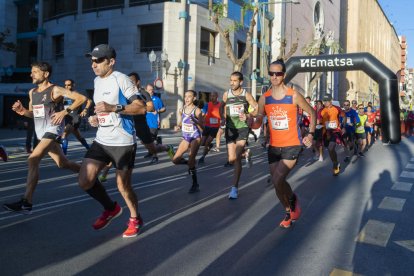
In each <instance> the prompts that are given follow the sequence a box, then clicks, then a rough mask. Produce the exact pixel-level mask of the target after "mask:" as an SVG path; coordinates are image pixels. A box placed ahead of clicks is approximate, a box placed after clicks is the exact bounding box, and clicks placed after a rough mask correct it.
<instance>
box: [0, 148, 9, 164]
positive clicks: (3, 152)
mask: <svg viewBox="0 0 414 276" xmlns="http://www.w3.org/2000/svg"><path fill="white" fill-rule="evenodd" d="M0 157H1V159H3V161H4V162H7V159H8V155H7V151H6V148H5V147H3V146H0Z"/></svg>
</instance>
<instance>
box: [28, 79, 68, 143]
mask: <svg viewBox="0 0 414 276" xmlns="http://www.w3.org/2000/svg"><path fill="white" fill-rule="evenodd" d="M53 87H54V85H51V86H49V87H48V88H46V89H45V90H43V91H42V92H38V88H35V89H34V90H33V92H32V109H33V119H34V124H35V131H36V135H37V137H38V138H39V139H41V138H42V137H43V135H44V134H45V133H46V132H49V133H53V134H56V135H58V136H60V135H62V133H63V129H64V127H65V122H64V120H63V121H62V122H61V123H60V124H59V125H53V124H52V118H51V117H52V115H53V114H55V113H57V112H60V111H62V110H63V102H53V100H52V90H53Z"/></svg>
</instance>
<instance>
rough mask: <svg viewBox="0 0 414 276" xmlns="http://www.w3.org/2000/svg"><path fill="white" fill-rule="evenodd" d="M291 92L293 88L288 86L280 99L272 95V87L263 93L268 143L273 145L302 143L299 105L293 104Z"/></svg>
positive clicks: (283, 145)
mask: <svg viewBox="0 0 414 276" xmlns="http://www.w3.org/2000/svg"><path fill="white" fill-rule="evenodd" d="M293 93H294V91H293V89H291V88H288V90H287V92H286V95H285V97H284V98H283V99H280V100H276V99H275V98H273V97H272V89H270V90H268V91H267V92H266V93H265V94H264V96H265V111H266V115H267V118H268V128H269V130H270V145H271V146H273V147H291V146H300V145H302V137H301V135H300V127H299V119H300V117H299V107H298V106H297V105H296V104H293Z"/></svg>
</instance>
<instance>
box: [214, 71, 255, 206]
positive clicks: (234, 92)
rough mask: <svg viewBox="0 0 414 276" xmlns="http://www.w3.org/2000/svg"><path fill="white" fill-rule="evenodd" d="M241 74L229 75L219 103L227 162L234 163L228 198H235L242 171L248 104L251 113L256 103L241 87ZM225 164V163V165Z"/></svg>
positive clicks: (247, 132)
mask: <svg viewBox="0 0 414 276" xmlns="http://www.w3.org/2000/svg"><path fill="white" fill-rule="evenodd" d="M242 84H243V74H242V73H240V72H233V73H232V74H231V76H230V87H231V88H230V89H229V90H228V91H226V92H224V94H223V101H222V103H221V105H220V117H221V125H224V124H225V125H226V129H225V135H226V143H227V153H228V163H229V164H230V165H234V180H233V186H232V187H231V190H230V193H229V196H228V197H229V199H237V197H238V187H239V180H240V175H241V172H242V165H241V158H242V153H243V149H244V146H245V145H246V141H247V138H248V135H249V126H248V125H247V119H248V117H249V116H250V114H249V113H248V107H249V105H251V106H252V108H253V110H254V111H253V113H252V115H255V114H256V113H257V103H256V101H255V100H254V98H253V96H252V95H251V94H250V93H248V92H247V91H246V90H245V89H243V88H242V87H241V85H242ZM225 166H226V165H225Z"/></svg>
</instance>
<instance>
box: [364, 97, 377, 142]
mask: <svg viewBox="0 0 414 276" xmlns="http://www.w3.org/2000/svg"><path fill="white" fill-rule="evenodd" d="M369 104H370V102H369V103H368V106H367V107H366V110H367V111H366V112H365V114H367V116H368V122H367V126H366V127H365V132H366V134H367V148H366V150H368V148H370V147H371V146H372V143H373V142H374V141H375V133H374V125H375V112H373V107H372V104H371V105H369Z"/></svg>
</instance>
